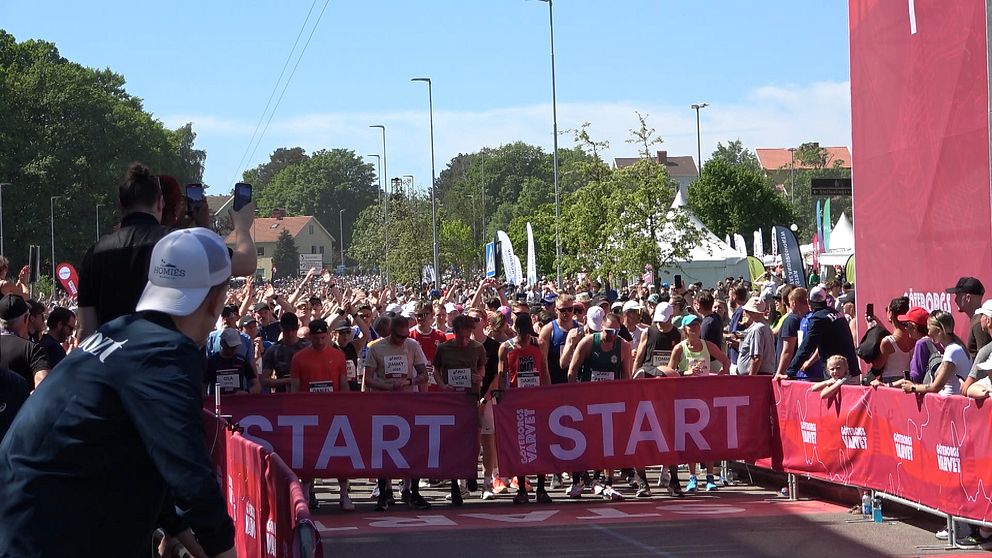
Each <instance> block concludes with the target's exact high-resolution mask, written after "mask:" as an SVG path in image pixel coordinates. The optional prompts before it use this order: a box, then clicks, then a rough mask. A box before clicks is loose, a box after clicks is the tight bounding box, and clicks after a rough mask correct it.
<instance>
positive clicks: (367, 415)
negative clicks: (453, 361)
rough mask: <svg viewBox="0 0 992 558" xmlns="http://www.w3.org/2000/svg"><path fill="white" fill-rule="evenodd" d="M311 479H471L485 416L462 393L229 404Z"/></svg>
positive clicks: (298, 396) (251, 435)
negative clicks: (480, 424) (480, 415)
mask: <svg viewBox="0 0 992 558" xmlns="http://www.w3.org/2000/svg"><path fill="white" fill-rule="evenodd" d="M221 410H222V411H223V413H224V414H225V415H232V417H233V420H234V421H235V422H237V423H238V424H239V425H240V426H241V427H242V428H243V429H244V436H245V437H246V438H248V439H251V440H253V441H255V442H258V443H259V444H261V445H262V446H263V447H264V448H265V449H267V450H269V451H274V452H276V453H278V454H279V455H280V456H282V457H283V458H284V459H285V460H286V461H287V462H288V464H289V466H290V467H291V468H292V469H293V471H295V472H296V473H297V474H299V475H300V476H301V477H303V478H345V477H348V478H368V477H390V478H418V477H422V478H442V479H453V478H471V477H474V476H475V475H476V473H477V467H476V462H477V460H478V447H477V439H478V432H479V415H478V410H477V407H476V402H475V400H474V398H472V397H468V396H466V395H465V394H462V393H417V394H411V393H280V394H264V395H237V396H231V397H226V398H224V399H223V400H222V402H221Z"/></svg>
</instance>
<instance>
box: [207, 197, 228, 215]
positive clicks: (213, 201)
mask: <svg viewBox="0 0 992 558" xmlns="http://www.w3.org/2000/svg"><path fill="white" fill-rule="evenodd" d="M230 198H231V196H207V207H208V208H209V209H210V214H211V215H216V214H217V212H218V211H220V208H221V207H223V206H224V204H226V203H227V200H229V199H230Z"/></svg>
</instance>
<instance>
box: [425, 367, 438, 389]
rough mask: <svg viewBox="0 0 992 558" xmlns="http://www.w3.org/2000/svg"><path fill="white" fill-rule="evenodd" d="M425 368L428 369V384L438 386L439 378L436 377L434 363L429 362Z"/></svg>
mask: <svg viewBox="0 0 992 558" xmlns="http://www.w3.org/2000/svg"><path fill="white" fill-rule="evenodd" d="M425 370H427V385H429V386H436V385H437V378H435V377H434V365H433V364H431V363H429V362H428V363H427V366H426V367H425Z"/></svg>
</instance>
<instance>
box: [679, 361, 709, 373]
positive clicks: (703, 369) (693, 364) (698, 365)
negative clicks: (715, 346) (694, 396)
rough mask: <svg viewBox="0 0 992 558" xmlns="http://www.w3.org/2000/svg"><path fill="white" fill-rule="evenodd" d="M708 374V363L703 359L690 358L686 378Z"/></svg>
mask: <svg viewBox="0 0 992 558" xmlns="http://www.w3.org/2000/svg"><path fill="white" fill-rule="evenodd" d="M709 373H710V361H708V360H706V359H704V358H690V359H689V369H688V370H686V371H685V375H686V376H706V375H708V374H709Z"/></svg>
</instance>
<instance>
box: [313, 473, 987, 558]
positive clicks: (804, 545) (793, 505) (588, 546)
mask: <svg viewBox="0 0 992 558" xmlns="http://www.w3.org/2000/svg"><path fill="white" fill-rule="evenodd" d="M684 475H685V473H684V472H683V475H682V476H683V483H684V479H685V476H684ZM649 477H651V478H656V477H657V475H656V473H655V472H651V473H649ZM317 489H318V498H319V499H320V501H321V508H320V509H319V510H318V511H317V512H315V519H316V521H317V527H318V530H319V531H320V532H321V535H322V538H323V544H324V552H325V554H324V555H325V556H349V557H352V556H353V557H358V558H365V557H368V558H372V557H375V558H391V557H397V558H411V555H412V554H414V555H416V556H429V557H430V558H464V557H471V558H485V557H489V556H493V557H496V556H499V557H514V556H569V557H586V556H588V557H590V558H591V557H601V556H610V555H616V556H624V557H627V556H661V557H668V558H674V557H679V558H681V557H696V556H698V557H706V558H720V557H734V558H739V557H742V556H768V557H790V558H791V557H798V556H801V557H803V558H816V557H821V556H822V557H829V558H837V557H843V558H857V557H877V556H895V557H908V556H943V555H954V556H960V555H962V554H976V555H981V554H982V553H983V551H981V550H978V551H960V550H958V551H953V550H949V549H947V548H946V544H945V543H942V542H941V541H938V540H937V539H936V538H935V537H934V536H933V533H934V532H935V531H936V530H938V529H940V528H941V527H942V520H940V519H937V518H935V517H932V516H926V515H921V514H916V513H914V514H909V513H908V512H907V513H906V514H904V515H903V516H902V517H894V518H889V519H887V520H886V521H885V522H883V523H881V524H876V523H872V522H866V521H863V520H862V519H861V517H860V516H859V515H852V514H850V513H848V512H847V509H846V507H844V506H840V505H837V504H831V503H827V502H823V501H818V500H809V499H802V500H799V501H794V502H790V501H789V500H788V499H787V498H785V497H783V496H781V495H780V494H779V493H778V492H776V491H775V490H773V489H770V487H769V488H762V487H758V486H748V485H732V486H729V487H722V488H720V489H719V490H717V491H714V492H699V493H696V494H692V495H688V496H687V497H686V498H681V499H676V498H671V497H669V496H668V495H667V493H665V494H664V495H662V491H661V490H660V489H656V490H655V494H656V495H655V496H654V497H652V498H634V497H633V491H632V490H627V489H626V488H625V487H624V488H623V489H622V490H621V491H622V492H623V493H624V494H625V495H626V496H628V497H627V498H626V499H625V500H624V501H622V502H607V501H604V500H602V499H601V498H599V497H596V496H594V495H593V494H592V492H591V491H587V492H586V494H585V495H584V497H583V498H581V499H579V500H569V499H567V498H565V497H564V495H563V494H562V492H561V491H560V490H556V491H552V492H551V495H552V497H553V498H554V499H555V501H554V503H552V504H550V505H543V506H539V505H536V504H533V503H532V504H527V505H514V504H513V503H512V501H511V500H512V494H509V493H507V494H503V495H500V496H499V497H497V499H496V500H493V501H485V502H483V501H481V500H480V499H479V493H475V494H473V496H472V497H470V498H468V499H466V501H465V504H464V505H463V506H460V507H454V506H452V505H451V504H450V503H447V502H445V499H444V496H445V495H446V494H447V490H446V489H445V488H441V489H424V490H422V493H423V494H424V496H425V497H426V498H427V499H428V500H429V501H431V503H432V504H433V507H432V509H430V510H426V511H416V510H412V509H408V508H407V507H406V506H404V505H399V506H395V507H393V508H391V509H390V510H389V511H387V512H384V513H383V512H379V513H376V512H374V511H373V503H372V501H371V500H370V499H369V498H368V494H369V491H370V490H371V484H369V483H368V482H367V481H357V482H355V481H353V485H352V497H353V498H354V501H355V503H356V504H357V506H358V509H357V510H356V511H354V512H343V511H341V510H340V509H339V508H338V505H337V483H336V482H334V481H327V482H326V483H325V484H322V485H319V486H318V487H317Z"/></svg>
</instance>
